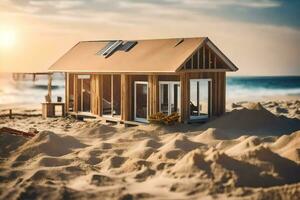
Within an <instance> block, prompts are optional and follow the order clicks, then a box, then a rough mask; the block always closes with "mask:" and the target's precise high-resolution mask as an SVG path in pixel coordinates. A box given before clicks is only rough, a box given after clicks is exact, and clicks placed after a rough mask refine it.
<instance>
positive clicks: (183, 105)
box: [180, 73, 189, 123]
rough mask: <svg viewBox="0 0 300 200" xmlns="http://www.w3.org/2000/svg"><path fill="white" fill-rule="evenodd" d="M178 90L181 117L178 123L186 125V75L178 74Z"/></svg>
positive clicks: (187, 99) (187, 94) (187, 89)
mask: <svg viewBox="0 0 300 200" xmlns="http://www.w3.org/2000/svg"><path fill="white" fill-rule="evenodd" d="M180 88H181V101H180V102H181V117H180V121H181V122H184V123H186V122H187V121H188V119H189V108H188V106H189V93H188V91H189V81H188V74H187V73H182V74H180Z"/></svg>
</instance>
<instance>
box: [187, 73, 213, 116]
mask: <svg viewBox="0 0 300 200" xmlns="http://www.w3.org/2000/svg"><path fill="white" fill-rule="evenodd" d="M200 80H206V81H208V82H210V84H209V85H210V88H208V89H209V90H208V91H209V94H208V95H209V102H208V103H209V108H208V114H207V115H198V116H191V113H190V105H189V118H190V120H202V119H203V120H206V119H208V118H209V117H210V114H211V113H212V79H211V78H199V79H190V84H189V85H190V86H189V90H190V91H189V92H190V94H191V82H192V81H195V82H199V84H200ZM200 92H201V91H199V96H200ZM190 101H191V96H190V97H189V102H190Z"/></svg>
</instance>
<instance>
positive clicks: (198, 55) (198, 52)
mask: <svg viewBox="0 0 300 200" xmlns="http://www.w3.org/2000/svg"><path fill="white" fill-rule="evenodd" d="M197 58H198V62H197V69H199V68H200V49H198V50H197Z"/></svg>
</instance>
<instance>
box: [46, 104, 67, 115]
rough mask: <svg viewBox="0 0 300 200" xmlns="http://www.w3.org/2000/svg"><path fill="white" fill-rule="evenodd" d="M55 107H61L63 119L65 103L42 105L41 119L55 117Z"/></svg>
mask: <svg viewBox="0 0 300 200" xmlns="http://www.w3.org/2000/svg"><path fill="white" fill-rule="evenodd" d="M56 106H61V115H62V117H64V116H65V103H61V102H55V103H54V102H51V103H50V102H48V103H42V117H43V118H47V117H57V116H56V115H55V107H56Z"/></svg>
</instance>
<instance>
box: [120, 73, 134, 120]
mask: <svg viewBox="0 0 300 200" xmlns="http://www.w3.org/2000/svg"><path fill="white" fill-rule="evenodd" d="M131 100H132V88H131V84H130V76H129V75H126V74H121V120H125V121H129V120H131V115H132V113H131Z"/></svg>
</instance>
